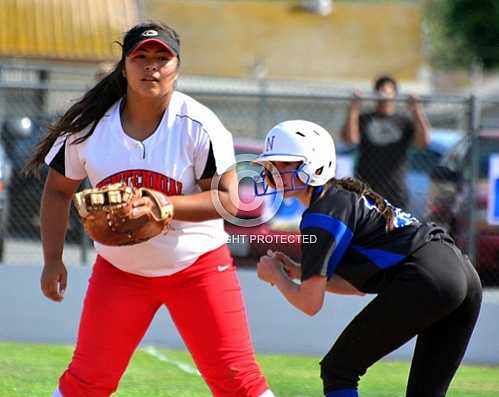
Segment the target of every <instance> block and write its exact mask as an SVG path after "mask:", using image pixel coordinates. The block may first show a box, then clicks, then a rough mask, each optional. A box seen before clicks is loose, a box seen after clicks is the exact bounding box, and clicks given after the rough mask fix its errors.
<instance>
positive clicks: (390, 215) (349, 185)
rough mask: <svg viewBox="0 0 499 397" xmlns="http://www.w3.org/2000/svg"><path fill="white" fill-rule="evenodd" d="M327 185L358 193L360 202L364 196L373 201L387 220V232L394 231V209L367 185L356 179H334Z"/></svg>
mask: <svg viewBox="0 0 499 397" xmlns="http://www.w3.org/2000/svg"><path fill="white" fill-rule="evenodd" d="M327 185H329V186H334V187H341V188H343V189H345V190H348V191H350V192H354V193H357V195H358V196H359V200H360V199H361V198H362V196H364V197H366V198H368V199H371V200H372V201H373V202H374V205H375V206H376V208H377V209H378V210H379V212H380V213H381V215H383V218H385V222H386V231H387V232H389V231H391V230H393V228H394V225H393V221H394V219H395V212H394V210H393V207H392V206H391V205H390V204H389V203H388V202H387V201H386V200H385V199H384V198H383V197H381V196H380V195H379V194H378V193H376V192H374V191H373V190H372V189H371V188H370V187H369V186H368V185H367V184H365V183H363V182H361V181H359V180H358V179H354V178H342V179H336V178H333V179H331V180H330V181H329V182H328V183H327ZM329 186H326V189H324V191H326V190H327V187H329Z"/></svg>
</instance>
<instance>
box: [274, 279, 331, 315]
mask: <svg viewBox="0 0 499 397" xmlns="http://www.w3.org/2000/svg"><path fill="white" fill-rule="evenodd" d="M315 281H319V280H315ZM313 284H315V285H317V286H315V285H307V283H306V282H305V284H304V283H302V284H296V283H294V282H292V281H291V280H290V279H289V278H288V277H286V276H285V275H284V274H282V275H281V276H280V277H279V278H278V279H277V280H276V283H275V286H276V287H277V288H278V289H279V291H281V293H282V294H283V295H284V297H285V298H286V300H287V301H288V302H289V303H291V304H292V305H293V306H294V307H296V308H297V309H298V310H301V311H302V312H303V313H305V314H308V315H309V316H313V315H315V314H317V313H318V312H319V310H320V309H321V308H322V304H323V302H324V288H325V287H321V286H320V285H318V283H317V282H313ZM319 284H320V281H319ZM324 284H325V282H324ZM321 289H322V291H321Z"/></svg>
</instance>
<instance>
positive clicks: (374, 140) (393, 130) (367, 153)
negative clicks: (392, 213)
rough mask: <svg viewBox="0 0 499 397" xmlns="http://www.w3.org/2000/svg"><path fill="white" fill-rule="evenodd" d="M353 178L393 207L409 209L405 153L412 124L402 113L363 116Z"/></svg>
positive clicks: (411, 132) (411, 134) (372, 113)
mask: <svg viewBox="0 0 499 397" xmlns="http://www.w3.org/2000/svg"><path fill="white" fill-rule="evenodd" d="M359 131H360V145H359V152H360V153H359V159H358V163H357V167H356V176H357V178H359V179H361V180H362V181H364V182H366V183H367V184H368V185H369V186H370V187H371V188H372V189H373V190H374V191H375V192H377V193H379V194H380V195H382V196H383V197H384V198H385V199H386V200H388V201H389V202H390V203H392V204H393V205H395V206H397V207H400V208H403V209H406V210H407V209H408V201H409V199H408V193H407V186H406V181H405V179H406V160H407V151H408V149H409V147H410V146H411V143H412V141H413V139H414V124H413V122H412V120H411V119H410V118H409V117H407V116H405V115H402V114H393V115H386V114H382V113H378V112H370V113H362V114H361V115H360V117H359Z"/></svg>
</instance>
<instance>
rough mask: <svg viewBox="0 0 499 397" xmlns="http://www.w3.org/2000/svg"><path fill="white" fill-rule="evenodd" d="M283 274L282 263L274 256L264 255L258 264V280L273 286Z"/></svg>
mask: <svg viewBox="0 0 499 397" xmlns="http://www.w3.org/2000/svg"><path fill="white" fill-rule="evenodd" d="M282 272H283V269H282V262H281V261H280V260H278V259H276V258H274V257H273V256H269V255H264V256H262V257H261V258H260V260H259V261H258V263H257V264H256V274H257V275H258V278H259V279H260V280H262V281H266V282H267V283H270V284H272V285H274V284H275V283H276V282H277V280H278V279H279V277H280V276H281V275H282Z"/></svg>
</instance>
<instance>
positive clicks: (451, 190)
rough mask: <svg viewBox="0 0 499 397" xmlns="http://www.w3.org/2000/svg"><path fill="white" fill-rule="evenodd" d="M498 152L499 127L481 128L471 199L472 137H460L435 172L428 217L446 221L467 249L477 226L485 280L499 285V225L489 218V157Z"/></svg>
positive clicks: (460, 244) (478, 251) (479, 268)
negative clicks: (473, 221)
mask: <svg viewBox="0 0 499 397" xmlns="http://www.w3.org/2000/svg"><path fill="white" fill-rule="evenodd" d="M494 153H499V130H489V131H486V130H484V131H481V132H480V135H479V137H478V156H479V160H478V175H477V176H478V180H477V183H476V184H475V200H470V199H469V194H470V190H469V189H470V186H471V181H472V173H471V166H470V165H471V139H470V137H469V136H465V137H464V138H462V139H461V140H459V141H458V142H457V143H456V144H455V145H454V146H453V147H452V149H451V150H450V151H449V153H448V154H447V155H446V156H445V157H444V158H443V159H442V160H441V161H440V164H439V165H438V167H435V169H434V170H433V172H432V174H431V178H432V188H431V195H430V200H429V207H428V219H429V220H434V221H436V222H439V223H441V224H443V225H445V226H446V227H447V228H448V230H449V231H450V233H451V234H452V235H453V237H454V238H455V239H456V242H457V244H458V245H459V246H460V247H462V248H463V249H464V250H465V251H466V250H467V247H468V245H469V231H470V230H471V228H472V227H473V228H474V230H475V231H476V236H475V237H476V239H475V241H476V242H475V243H474V244H475V247H476V249H477V263H476V266H477V269H478V272H479V273H480V276H481V278H482V281H483V282H484V284H493V285H499V226H498V225H491V224H489V223H488V221H487V207H488V197H489V180H488V175H489V158H490V156H491V154H494ZM470 205H471V206H472V207H470ZM470 211H475V220H476V224H475V225H474V226H472V225H470Z"/></svg>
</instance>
